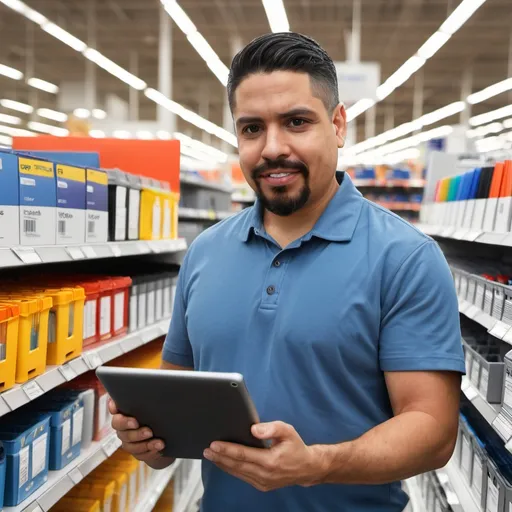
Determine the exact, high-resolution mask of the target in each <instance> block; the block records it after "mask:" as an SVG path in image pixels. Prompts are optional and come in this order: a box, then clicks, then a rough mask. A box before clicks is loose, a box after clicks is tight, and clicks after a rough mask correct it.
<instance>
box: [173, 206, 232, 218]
mask: <svg viewBox="0 0 512 512" xmlns="http://www.w3.org/2000/svg"><path fill="white" fill-rule="evenodd" d="M231 215H234V212H216V211H215V210H202V209H200V208H185V207H183V206H180V208H179V213H178V216H179V218H180V219H194V220H211V221H219V220H224V219H227V218H228V217H230V216H231Z"/></svg>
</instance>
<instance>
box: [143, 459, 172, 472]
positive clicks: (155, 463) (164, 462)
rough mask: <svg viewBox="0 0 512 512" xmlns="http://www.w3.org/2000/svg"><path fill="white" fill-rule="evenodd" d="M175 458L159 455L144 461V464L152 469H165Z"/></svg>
mask: <svg viewBox="0 0 512 512" xmlns="http://www.w3.org/2000/svg"><path fill="white" fill-rule="evenodd" d="M175 460H176V459H173V458H172V457H160V458H159V459H156V460H152V461H151V462H146V464H147V465H148V466H149V467H150V468H153V469H165V468H166V467H168V466H170V465H171V464H172V463H173V462H174V461H175Z"/></svg>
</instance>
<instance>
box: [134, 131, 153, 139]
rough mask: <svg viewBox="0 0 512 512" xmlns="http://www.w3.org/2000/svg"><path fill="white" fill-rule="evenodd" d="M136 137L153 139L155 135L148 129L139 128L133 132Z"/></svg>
mask: <svg viewBox="0 0 512 512" xmlns="http://www.w3.org/2000/svg"><path fill="white" fill-rule="evenodd" d="M135 136H136V137H137V139H141V140H153V139H154V138H155V137H154V135H153V134H152V133H151V132H150V131H149V130H139V131H137V132H136V133H135Z"/></svg>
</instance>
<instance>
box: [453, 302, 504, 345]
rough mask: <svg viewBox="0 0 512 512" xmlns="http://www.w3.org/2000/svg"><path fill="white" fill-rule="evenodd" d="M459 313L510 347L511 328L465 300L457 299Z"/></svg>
mask: <svg viewBox="0 0 512 512" xmlns="http://www.w3.org/2000/svg"><path fill="white" fill-rule="evenodd" d="M459 313H462V314H463V315H464V316H466V317H467V318H469V319H471V320H473V321H475V322H476V323H478V324H480V325H481V326H482V327H485V328H486V329H487V331H488V332H489V334H491V335H492V336H494V337H495V338H498V339H499V340H502V341H504V342H505V343H508V344H509V345H512V326H511V325H508V324H506V323H505V322H502V321H501V320H497V319H496V318H494V317H493V316H491V315H489V314H488V313H486V312H485V311H482V310H481V309H480V308H478V307H477V306H475V305H473V304H471V303H470V302H468V301H467V300H461V299H459Z"/></svg>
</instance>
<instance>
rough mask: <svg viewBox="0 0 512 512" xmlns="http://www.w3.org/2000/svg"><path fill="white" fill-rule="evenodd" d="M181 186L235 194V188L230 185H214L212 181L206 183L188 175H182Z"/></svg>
mask: <svg viewBox="0 0 512 512" xmlns="http://www.w3.org/2000/svg"><path fill="white" fill-rule="evenodd" d="M180 184H185V185H194V186H196V187H201V188H207V189H210V190H217V191H219V192H226V193H227V194H231V193H232V192H233V188H232V187H230V186H228V185H222V184H220V183H213V182H212V181H206V180H203V179H201V178H198V177H196V176H187V175H186V174H180Z"/></svg>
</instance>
